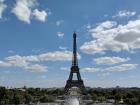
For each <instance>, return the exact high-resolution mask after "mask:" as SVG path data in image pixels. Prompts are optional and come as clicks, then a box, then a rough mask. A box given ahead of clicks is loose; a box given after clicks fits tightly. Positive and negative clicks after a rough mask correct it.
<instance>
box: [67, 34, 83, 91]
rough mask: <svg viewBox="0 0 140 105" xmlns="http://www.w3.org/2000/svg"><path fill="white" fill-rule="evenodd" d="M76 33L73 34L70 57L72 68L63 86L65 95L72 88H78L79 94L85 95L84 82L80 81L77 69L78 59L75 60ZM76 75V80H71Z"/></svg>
mask: <svg viewBox="0 0 140 105" xmlns="http://www.w3.org/2000/svg"><path fill="white" fill-rule="evenodd" d="M76 37H77V35H76V33H75V32H74V33H73V57H72V66H71V71H70V75H69V78H68V80H67V82H66V86H65V94H67V93H68V91H69V89H70V88H72V87H78V88H79V89H80V90H81V93H85V86H84V82H83V80H82V79H81V75H80V71H79V67H78V59H77V44H76ZM74 74H76V76H77V79H76V80H74V79H73V75H74Z"/></svg>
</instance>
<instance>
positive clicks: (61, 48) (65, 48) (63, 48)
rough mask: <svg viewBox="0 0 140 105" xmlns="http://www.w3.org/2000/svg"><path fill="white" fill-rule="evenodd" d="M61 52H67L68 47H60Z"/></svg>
mask: <svg viewBox="0 0 140 105" xmlns="http://www.w3.org/2000/svg"><path fill="white" fill-rule="evenodd" d="M59 49H60V50H67V47H63V46H59Z"/></svg>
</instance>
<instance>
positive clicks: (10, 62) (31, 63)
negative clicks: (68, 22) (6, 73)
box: [0, 50, 81, 72]
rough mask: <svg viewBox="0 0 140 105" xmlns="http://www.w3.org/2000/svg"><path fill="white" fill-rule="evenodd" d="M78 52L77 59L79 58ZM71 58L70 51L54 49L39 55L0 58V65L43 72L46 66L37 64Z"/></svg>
mask: <svg viewBox="0 0 140 105" xmlns="http://www.w3.org/2000/svg"><path fill="white" fill-rule="evenodd" d="M80 58H81V57H80V55H79V54H78V59H80ZM71 59H72V52H71V51H66V50H65V51H55V52H47V53H43V54H39V55H30V56H20V55H14V56H9V57H6V58H4V59H3V60H0V67H16V68H21V69H25V70H28V71H35V72H45V71H47V70H48V67H47V66H44V65H41V64H37V63H38V62H39V63H40V62H43V61H70V60H71Z"/></svg>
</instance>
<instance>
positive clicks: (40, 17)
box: [33, 9, 48, 22]
mask: <svg viewBox="0 0 140 105" xmlns="http://www.w3.org/2000/svg"><path fill="white" fill-rule="evenodd" d="M33 16H35V18H36V19H37V20H39V21H41V22H45V21H46V18H47V16H48V14H47V12H46V11H44V10H42V11H39V10H38V9H35V10H34V11H33Z"/></svg>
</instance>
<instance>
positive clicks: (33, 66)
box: [25, 64, 47, 72]
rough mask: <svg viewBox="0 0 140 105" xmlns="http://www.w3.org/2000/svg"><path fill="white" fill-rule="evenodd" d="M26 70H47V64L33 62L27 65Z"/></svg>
mask: <svg viewBox="0 0 140 105" xmlns="http://www.w3.org/2000/svg"><path fill="white" fill-rule="evenodd" d="M25 69H26V70H29V71H33V72H46V71H47V66H43V65H39V64H33V65H30V66H26V67H25Z"/></svg>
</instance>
